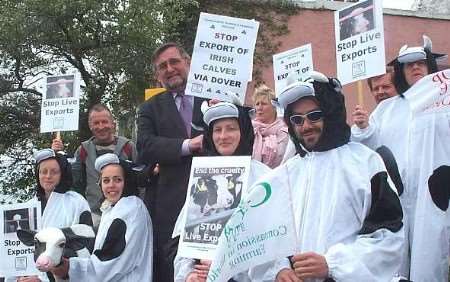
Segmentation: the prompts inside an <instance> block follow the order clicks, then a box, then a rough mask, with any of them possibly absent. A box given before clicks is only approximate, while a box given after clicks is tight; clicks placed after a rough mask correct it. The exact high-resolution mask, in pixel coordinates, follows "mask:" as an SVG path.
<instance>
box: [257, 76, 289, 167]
mask: <svg viewBox="0 0 450 282" xmlns="http://www.w3.org/2000/svg"><path fill="white" fill-rule="evenodd" d="M274 98H275V93H274V91H273V90H272V89H270V88H269V87H267V86H265V85H261V86H259V87H258V88H256V89H255V92H254V94H253V101H254V108H255V118H254V119H253V121H252V124H253V128H254V132H255V143H254V145H253V158H254V159H255V160H258V161H260V162H262V163H264V164H266V165H267V166H269V167H270V168H275V167H277V166H278V165H280V163H281V161H282V159H283V155H284V151H285V150H286V145H287V142H288V140H289V137H288V129H287V126H286V124H285V123H284V121H283V119H282V118H278V117H277V111H276V109H275V107H274V106H273V105H272V102H271V101H272V99H274Z"/></svg>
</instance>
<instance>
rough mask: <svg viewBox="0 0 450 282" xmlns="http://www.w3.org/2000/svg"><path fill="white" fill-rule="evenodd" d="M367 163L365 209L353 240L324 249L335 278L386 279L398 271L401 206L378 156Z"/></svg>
mask: <svg viewBox="0 0 450 282" xmlns="http://www.w3.org/2000/svg"><path fill="white" fill-rule="evenodd" d="M367 163H368V165H369V167H370V170H371V171H372V172H373V174H372V176H371V178H370V183H367V184H368V185H370V193H369V194H368V195H366V196H365V199H364V205H365V206H367V213H366V216H365V219H364V221H363V224H362V228H361V230H360V231H359V232H358V235H357V236H356V239H355V240H354V241H353V242H351V243H350V242H348V243H347V242H340V243H337V244H335V245H333V246H330V248H329V249H328V250H327V251H326V253H325V258H326V261H327V264H328V268H329V275H330V277H332V278H334V279H335V280H336V281H390V279H391V278H392V273H396V271H398V266H399V258H398V256H397V255H396V253H399V252H400V250H401V248H402V244H403V229H402V226H403V224H402V209H401V205H400V202H399V199H398V196H397V194H396V192H395V191H394V189H393V188H392V187H393V185H392V182H391V181H390V179H389V178H388V176H387V172H386V171H385V168H384V165H383V163H382V160H381V159H380V157H379V156H378V155H376V154H372V155H371V156H370V157H369V158H368V160H367Z"/></svg>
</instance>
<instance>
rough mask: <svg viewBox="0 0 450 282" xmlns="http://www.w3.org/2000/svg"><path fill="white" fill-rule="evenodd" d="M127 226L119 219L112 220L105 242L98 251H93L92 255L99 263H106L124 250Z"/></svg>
mask: <svg viewBox="0 0 450 282" xmlns="http://www.w3.org/2000/svg"><path fill="white" fill-rule="evenodd" d="M126 231H127V225H126V224H125V222H124V221H123V220H121V219H119V218H116V219H114V221H113V222H112V224H111V226H110V227H109V229H108V233H107V234H106V238H105V242H104V243H103V246H102V248H101V249H99V250H95V251H94V255H96V256H97V257H98V259H99V260H101V261H108V260H112V259H115V258H117V257H118V256H120V255H121V254H122V252H123V250H124V249H125V246H126V241H125V233H126Z"/></svg>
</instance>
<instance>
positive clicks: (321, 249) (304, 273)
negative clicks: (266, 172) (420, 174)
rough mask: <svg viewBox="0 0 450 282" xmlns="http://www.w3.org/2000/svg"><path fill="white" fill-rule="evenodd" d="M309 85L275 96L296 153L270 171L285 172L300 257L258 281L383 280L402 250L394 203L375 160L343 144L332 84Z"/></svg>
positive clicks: (342, 120)
mask: <svg viewBox="0 0 450 282" xmlns="http://www.w3.org/2000/svg"><path fill="white" fill-rule="evenodd" d="M312 80H313V81H308V82H294V83H293V84H291V87H288V88H287V89H285V91H283V92H282V93H281V94H280V95H279V97H278V100H279V103H280V104H281V105H282V106H283V108H284V109H285V113H284V119H285V122H286V123H287V124H288V128H289V134H290V137H291V139H292V140H293V142H294V144H295V148H296V151H297V155H296V156H295V157H293V158H291V159H290V160H289V161H287V162H286V163H285V164H283V165H282V166H280V167H279V168H277V169H275V170H274V173H276V172H277V171H280V172H284V171H286V170H287V171H288V173H287V174H288V175H286V176H287V177H288V178H289V181H288V182H289V183H291V186H292V188H293V189H292V202H293V209H294V213H295V221H296V228H297V235H298V244H299V246H298V248H297V249H298V250H301V252H299V253H297V254H294V255H293V256H292V257H290V258H289V259H282V260H279V261H276V262H275V263H274V265H273V267H272V268H271V269H269V270H268V271H267V273H266V278H265V281H275V280H276V281H303V280H306V281H324V280H327V279H328V280H327V281H390V279H392V277H393V276H394V274H396V273H397V271H398V267H399V264H400V259H401V256H400V254H399V251H400V249H401V248H402V244H403V230H402V209H401V205H400V201H399V199H398V196H397V194H396V192H395V190H394V189H393V187H392V185H391V183H390V181H389V178H388V175H387V172H386V169H385V166H384V164H383V161H382V159H381V158H380V156H379V155H378V154H377V153H375V152H374V151H372V150H370V149H369V148H367V147H366V146H364V145H362V144H359V143H354V142H350V127H349V126H348V125H347V123H346V110H345V104H344V96H343V95H342V93H341V86H340V83H339V81H337V80H336V79H330V78H327V77H325V76H324V75H322V74H319V73H314V74H313V75H312ZM300 188H301V189H300ZM274 212H276V211H274ZM289 260H290V261H289Z"/></svg>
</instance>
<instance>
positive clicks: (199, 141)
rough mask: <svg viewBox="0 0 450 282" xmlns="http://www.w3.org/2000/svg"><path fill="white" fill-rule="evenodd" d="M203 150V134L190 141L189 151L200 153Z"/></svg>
mask: <svg viewBox="0 0 450 282" xmlns="http://www.w3.org/2000/svg"><path fill="white" fill-rule="evenodd" d="M202 149H203V134H201V135H199V136H197V137H194V138H192V139H189V150H190V151H191V153H196V152H200V151H201V150H202Z"/></svg>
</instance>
